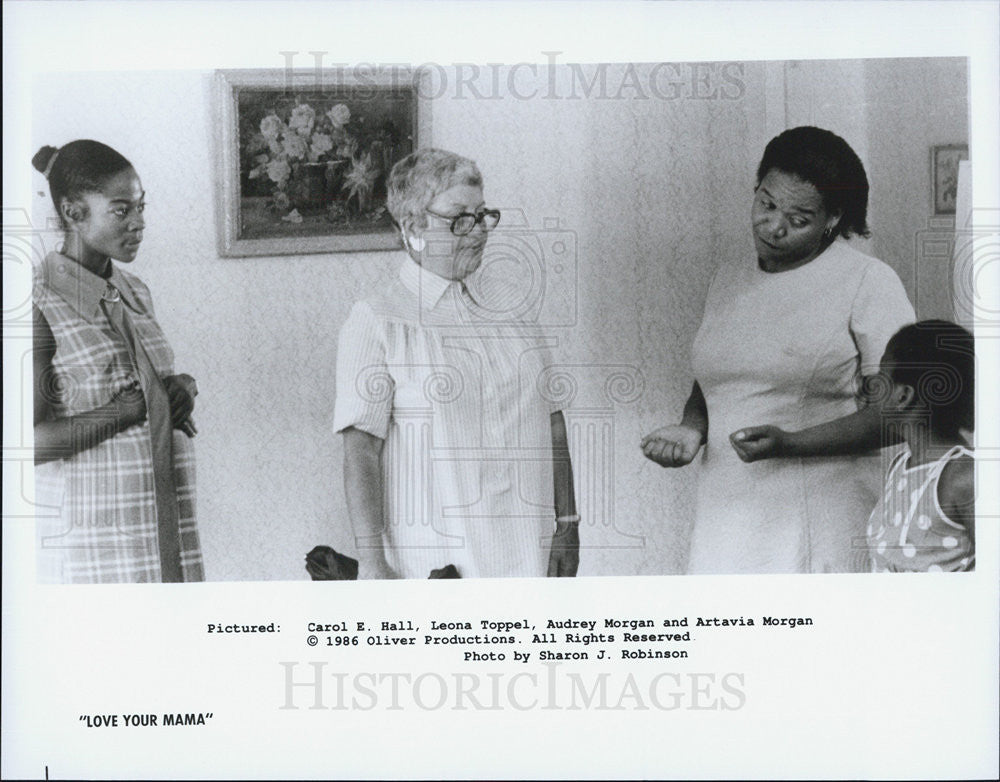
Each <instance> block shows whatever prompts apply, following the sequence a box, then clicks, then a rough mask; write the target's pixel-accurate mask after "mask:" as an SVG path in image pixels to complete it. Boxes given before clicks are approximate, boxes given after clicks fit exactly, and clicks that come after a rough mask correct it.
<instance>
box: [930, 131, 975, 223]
mask: <svg viewBox="0 0 1000 782" xmlns="http://www.w3.org/2000/svg"><path fill="white" fill-rule="evenodd" d="M968 159H969V145H968V144H945V145H942V146H937V147H931V186H932V188H933V193H932V197H933V199H934V214H936V215H953V214H955V199H956V197H957V196H958V164H959V161H962V160H968Z"/></svg>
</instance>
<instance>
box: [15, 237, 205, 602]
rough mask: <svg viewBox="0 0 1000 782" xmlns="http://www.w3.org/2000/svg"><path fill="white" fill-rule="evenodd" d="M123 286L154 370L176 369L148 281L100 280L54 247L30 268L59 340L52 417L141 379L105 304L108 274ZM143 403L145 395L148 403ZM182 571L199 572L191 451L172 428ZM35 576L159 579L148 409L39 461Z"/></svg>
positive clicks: (46, 385)
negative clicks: (122, 426) (64, 453)
mask: <svg viewBox="0 0 1000 782" xmlns="http://www.w3.org/2000/svg"><path fill="white" fill-rule="evenodd" d="M108 282H110V283H111V284H112V285H114V286H115V287H116V288H117V289H118V290H119V291H120V292H121V297H122V300H123V304H124V306H125V307H126V308H127V310H128V316H129V319H130V321H131V323H132V325H133V330H134V333H135V337H136V339H137V340H140V341H141V342H142V345H143V346H144V348H145V350H146V353H147V354H148V355H149V358H150V360H151V362H152V364H153V366H154V368H155V369H156V371H157V373H158V374H159V376H160V377H164V376H167V375H170V374H173V361H174V356H173V351H172V350H171V349H170V345H169V344H168V343H167V340H166V338H165V337H164V335H163V332H162V330H161V329H160V326H159V324H158V323H157V322H156V318H155V315H154V312H153V304H152V300H151V298H150V295H149V290H148V288H146V286H145V285H144V284H143V282H142V281H141V280H139V279H138V278H137V277H135V276H134V275H131V274H128V273H127V272H124V271H122V270H121V269H120V268H118V267H117V266H115V267H114V269H113V272H112V275H111V277H110V279H109V280H104V279H102V278H101V277H98V276H97V275H95V274H92V273H91V272H89V271H88V270H86V269H84V268H83V267H82V266H80V265H79V264H78V263H76V261H74V260H72V259H70V258H67V257H65V256H63V255H61V254H59V253H50V254H49V255H48V256H47V257H46V258H45V260H44V261H43V262H42V263H41V264H39V265H38V266H37V267H36V268H35V270H34V287H33V300H34V304H35V307H37V308H38V310H39V311H40V312H41V314H42V315H43V316H44V317H45V320H46V321H47V322H48V325H49V327H50V328H51V330H52V335H53V337H54V339H55V355H54V356H53V358H52V361H51V368H50V370H48V371H47V373H46V376H45V377H43V378H39V379H36V382H40V383H41V387H42V389H43V393H44V394H45V395H46V397H47V399H48V403H49V408H50V410H51V413H52V415H53V416H54V417H55V418H65V417H68V416H74V415H78V414H80V413H85V412H88V411H90V410H94V409H95V408H98V407H101V406H103V405H106V404H107V403H109V402H110V401H111V400H112V398H113V397H114V396H115V395H116V394H118V393H119V392H121V391H123V390H124V389H125V388H127V387H129V386H131V385H134V384H135V383H136V382H137V377H136V374H135V372H136V371H135V367H134V365H133V362H132V360H131V358H130V355H129V351H128V347H127V345H126V343H125V341H124V339H123V338H122V336H121V335H120V334H119V333H118V332H117V331H116V330H115V329H114V328H113V327H112V325H111V324H110V323H109V321H108V318H107V316H106V315H105V314H104V311H103V310H102V308H101V297H102V296H103V294H104V292H105V290H106V288H107V283H108ZM147 403H148V402H147ZM165 468H166V469H172V470H173V478H174V483H175V486H176V489H177V501H178V505H179V511H180V518H179V531H180V552H181V570H182V573H183V578H184V580H185V581H200V580H202V579H203V578H204V574H203V569H202V560H201V548H200V545H199V541H198V532H197V528H196V526H195V518H194V509H195V496H194V452H193V448H192V446H191V443H190V441H189V440H188V438H187V437H186V436H185V435H184V434H183V433H181V432H179V431H176V430H175V431H174V432H173V465H167V466H166V467H165ZM35 489H36V498H35V499H36V505H37V508H36V519H37V525H36V526H37V530H38V532H37V535H38V540H37V548H38V554H39V561H38V568H39V569H38V577H39V580H40V581H43V582H55V583H113V582H159V581H161V580H162V578H161V568H160V551H159V548H160V547H159V540H158V527H157V507H156V492H155V487H154V464H153V451H152V446H151V442H150V429H149V421H148V418H147V420H145V421H144V422H143V423H142V424H138V425H135V426H131V427H129V428H128V429H126V430H125V431H123V432H119V433H118V434H116V435H114V436H113V437H110V438H108V439H106V440H104V441H103V442H101V443H99V444H98V445H96V446H93V447H90V448H87V449H85V450H82V451H80V452H79V453H78V454H76V455H73V456H69V457H67V458H64V459H57V460H54V461H50V462H47V463H45V464H40V465H37V466H36V468H35Z"/></svg>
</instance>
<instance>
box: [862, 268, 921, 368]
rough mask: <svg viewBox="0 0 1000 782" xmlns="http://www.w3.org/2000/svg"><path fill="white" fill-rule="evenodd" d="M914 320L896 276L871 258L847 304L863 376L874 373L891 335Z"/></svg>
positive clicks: (908, 302)
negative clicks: (848, 304) (849, 304)
mask: <svg viewBox="0 0 1000 782" xmlns="http://www.w3.org/2000/svg"><path fill="white" fill-rule="evenodd" d="M914 320H916V316H915V314H914V312H913V305H912V304H910V300H909V298H907V296H906V290H905V289H904V288H903V283H902V282H901V281H900V279H899V276H898V275H897V274H896V272H894V271H893V270H892V269H891V268H890V267H889V266H888V265H887V264H884V263H882V262H881V261H877V260H874V259H873V262H872V263H871V264H870V265H869V266H868V268H867V269H866V270H865V273H864V274H863V275H862V277H861V284H860V285H859V286H858V291H857V294H856V295H855V297H854V301H853V303H852V305H851V322H850V329H851V336H852V337H853V339H854V344H855V345H857V348H858V354H859V355H860V356H861V373H862V374H863V375H865V376H867V375H873V374H875V373H877V372H878V369H879V364H880V363H881V361H882V354H883V353H884V352H885V346H886V344H888V342H889V340H890V338H891V337H892V335H893V334H895V333H896V332H897V331H899V330H900V329H901V328H902V327H903V326H907V325H909V324H911V323H913V322H914Z"/></svg>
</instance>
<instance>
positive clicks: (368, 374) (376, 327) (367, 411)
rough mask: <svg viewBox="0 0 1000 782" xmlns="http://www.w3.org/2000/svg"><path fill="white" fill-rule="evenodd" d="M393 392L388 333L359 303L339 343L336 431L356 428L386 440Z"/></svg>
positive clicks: (344, 328) (341, 331)
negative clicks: (387, 357) (387, 352)
mask: <svg viewBox="0 0 1000 782" xmlns="http://www.w3.org/2000/svg"><path fill="white" fill-rule="evenodd" d="M394 391H395V384H394V382H393V380H392V377H391V375H390V374H389V369H388V366H387V364H386V350H385V331H384V329H383V328H382V324H380V323H379V321H378V318H376V316H375V313H374V312H373V311H372V309H371V307H370V306H369V305H368V304H367V303H365V302H358V303H357V304H355V305H354V307H353V308H352V309H351V314H350V315H349V316H348V317H347V321H346V322H345V323H344V325H343V327H342V328H341V330H340V336H339V337H338V339H337V401H336V403H335V405H334V412H333V430H334V431H335V432H342V431H344V430H345V429H347V428H349V427H352V426H353V427H354V428H355V429H360V430H361V431H363V432H367V433H368V434H371V435H374V436H375V437H380V438H382V439H383V440H384V439H385V437H386V435H387V434H388V432H389V420H390V417H391V414H392V399H393V394H394Z"/></svg>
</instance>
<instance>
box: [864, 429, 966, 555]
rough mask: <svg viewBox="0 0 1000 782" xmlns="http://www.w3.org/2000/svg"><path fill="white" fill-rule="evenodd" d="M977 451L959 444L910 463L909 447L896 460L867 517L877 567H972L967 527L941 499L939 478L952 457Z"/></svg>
mask: <svg viewBox="0 0 1000 782" xmlns="http://www.w3.org/2000/svg"><path fill="white" fill-rule="evenodd" d="M963 455H967V456H972V452H971V451H970V450H969V449H967V448H963V447H962V446H955V447H954V448H952V449H951V450H950V451H948V453H946V454H945V455H944V456H942V457H941V458H940V459H938V460H937V461H936V462H930V463H928V464H921V465H920V466H918V467H909V468H908V467H906V465H907V463H908V462H909V456H910V452H909V451H908V450H907V451H904V452H903V453H901V454H900V455H899V456H897V457H896V459H895V460H894V461H893V463H892V466H891V467H890V468H889V475H888V476H887V478H886V482H885V490H884V491H883V493H882V496H881V497H880V498H879V501H878V505H876V506H875V510H874V511H872V515H871V519H870V520H869V522H868V529H867V533H868V548H869V551H870V552H871V558H872V570H873V571H874V572H876V573H887V572H893V573H899V572H928V573H940V572H943V571H960V570H972V569H973V567H974V565H975V550H974V547H973V542H972V539H971V538H970V537H969V533H968V531H967V530H966V529H965V527H963V526H961V525H960V524H957V523H955V522H954V521H952V520H951V519H949V518H948V517H947V516H945V514H944V511H942V510H941V506H940V504H939V503H938V492H937V486H938V479H939V478H940V477H941V472H942V471H943V470H944V468H945V466H946V465H947V464H948V462H949V461H951V460H952V459H957V458H959V457H960V456H963Z"/></svg>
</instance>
